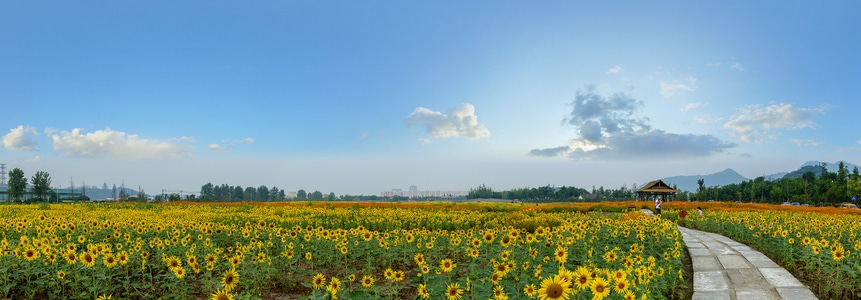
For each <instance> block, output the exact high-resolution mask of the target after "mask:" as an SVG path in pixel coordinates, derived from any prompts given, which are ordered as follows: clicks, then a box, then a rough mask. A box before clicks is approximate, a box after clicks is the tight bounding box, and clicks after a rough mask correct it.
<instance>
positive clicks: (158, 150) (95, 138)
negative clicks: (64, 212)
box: [51, 128, 187, 159]
mask: <svg viewBox="0 0 861 300" xmlns="http://www.w3.org/2000/svg"><path fill="white" fill-rule="evenodd" d="M51 138H52V139H53V141H54V151H57V152H64V153H65V155H66V156H67V157H86V158H114V159H146V158H160V157H171V156H179V155H182V154H185V153H186V150H187V147H185V146H181V145H177V144H172V143H169V142H164V141H156V140H149V139H143V138H140V137H138V135H136V134H127V133H125V132H121V131H115V130H112V129H110V128H105V129H104V130H96V131H95V132H90V133H82V132H81V129H80V128H75V129H72V131H65V130H64V131H62V132H60V133H59V134H54V135H52V136H51Z"/></svg>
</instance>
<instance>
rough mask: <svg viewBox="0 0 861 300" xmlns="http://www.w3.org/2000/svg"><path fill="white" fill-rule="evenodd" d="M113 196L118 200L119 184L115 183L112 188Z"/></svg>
mask: <svg viewBox="0 0 861 300" xmlns="http://www.w3.org/2000/svg"><path fill="white" fill-rule="evenodd" d="M111 197H112V198H114V199H113V200H114V201H116V200H117V184H116V183H114V185H113V188H111Z"/></svg>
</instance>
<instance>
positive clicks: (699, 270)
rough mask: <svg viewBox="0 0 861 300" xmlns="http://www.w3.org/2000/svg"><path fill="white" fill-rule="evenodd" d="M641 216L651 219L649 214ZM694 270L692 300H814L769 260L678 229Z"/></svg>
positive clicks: (714, 236)
mask: <svg viewBox="0 0 861 300" xmlns="http://www.w3.org/2000/svg"><path fill="white" fill-rule="evenodd" d="M643 213H645V214H647V215H653V214H652V211H651V210H648V209H644V210H643ZM679 230H680V231H681V232H682V238H683V239H684V240H685V244H686V245H687V247H688V252H690V254H691V262H692V263H693V267H694V295H693V299H694V300H699V299H709V300H711V299H724V300H748V299H750V300H758V299H788V300H795V299H798V300H809V299H817V298H816V295H814V294H813V292H811V291H810V289H809V288H808V287H807V286H805V285H804V284H802V283H801V282H800V281H798V279H796V278H795V276H792V274H791V273H789V271H787V270H786V269H784V268H782V267H780V266H779V265H777V264H776V263H774V261H772V260H771V259H770V258H768V257H767V256H765V255H764V254H762V253H761V252H759V251H756V250H754V249H752V248H750V247H748V246H746V245H744V244H742V243H739V242H736V241H733V240H731V239H729V238H727V237H725V236H722V235H719V234H715V233H709V232H704V231H699V230H693V229H688V228H685V227H681V226H680V227H679Z"/></svg>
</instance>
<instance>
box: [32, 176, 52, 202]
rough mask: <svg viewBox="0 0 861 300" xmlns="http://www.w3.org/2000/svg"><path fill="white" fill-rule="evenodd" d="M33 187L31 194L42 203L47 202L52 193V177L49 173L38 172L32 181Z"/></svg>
mask: <svg viewBox="0 0 861 300" xmlns="http://www.w3.org/2000/svg"><path fill="white" fill-rule="evenodd" d="M30 182H31V183H33V187H32V188H31V189H30V192H31V193H32V194H33V195H35V196H36V197H38V198H39V200H40V201H45V200H47V196H48V195H49V194H50V193H51V175H48V172H45V171H38V172H36V174H35V175H33V178H31V179H30Z"/></svg>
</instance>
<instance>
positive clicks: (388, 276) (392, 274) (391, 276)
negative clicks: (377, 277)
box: [383, 268, 395, 280]
mask: <svg viewBox="0 0 861 300" xmlns="http://www.w3.org/2000/svg"><path fill="white" fill-rule="evenodd" d="M383 277H385V278H386V279H388V280H392V279H394V278H395V271H394V270H392V268H386V270H385V271H384V272H383Z"/></svg>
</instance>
